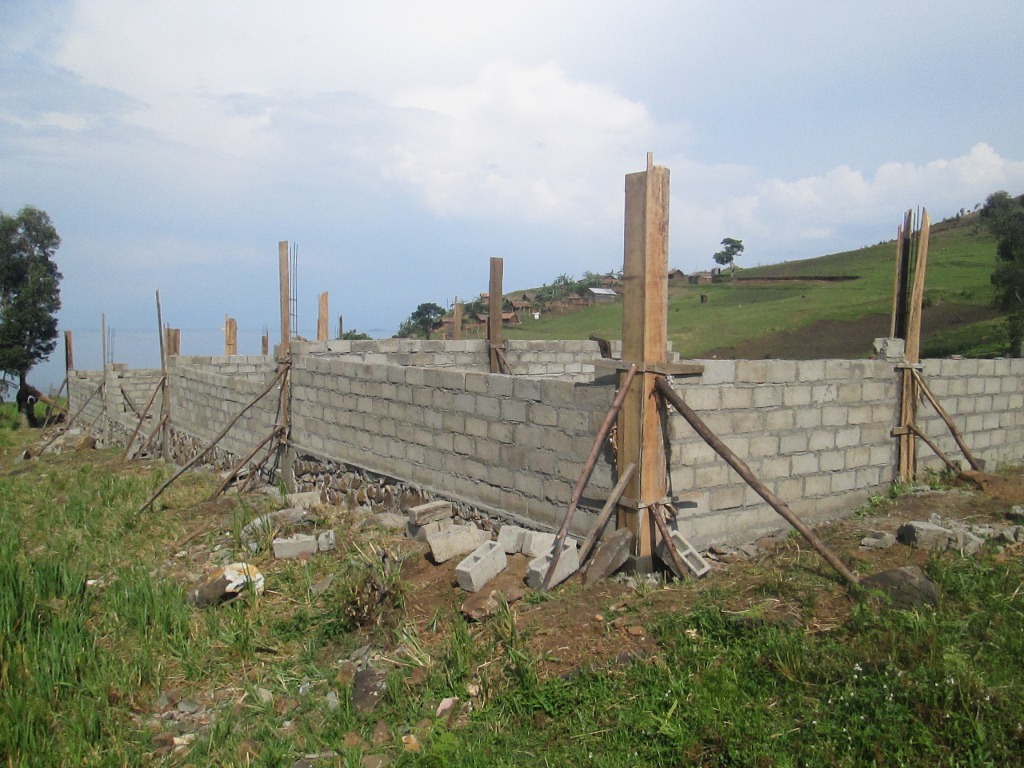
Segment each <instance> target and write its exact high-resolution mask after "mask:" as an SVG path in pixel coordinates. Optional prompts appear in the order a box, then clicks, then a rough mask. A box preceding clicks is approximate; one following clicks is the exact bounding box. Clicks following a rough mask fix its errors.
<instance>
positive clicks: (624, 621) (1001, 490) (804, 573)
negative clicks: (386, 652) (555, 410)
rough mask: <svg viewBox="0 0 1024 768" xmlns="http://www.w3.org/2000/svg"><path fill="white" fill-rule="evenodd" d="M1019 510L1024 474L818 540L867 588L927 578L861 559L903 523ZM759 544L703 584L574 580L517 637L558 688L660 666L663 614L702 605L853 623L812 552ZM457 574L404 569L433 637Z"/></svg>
mask: <svg viewBox="0 0 1024 768" xmlns="http://www.w3.org/2000/svg"><path fill="white" fill-rule="evenodd" d="M1016 504H1024V470H1017V471H1014V472H1013V473H1012V474H1005V475H1001V476H988V482H986V484H985V490H984V491H982V490H980V489H978V488H977V487H976V486H974V485H973V484H963V485H958V486H956V487H953V488H948V489H943V490H924V489H922V490H919V491H917V492H912V493H907V494H904V495H902V496H899V497H898V498H896V499H892V500H885V501H882V502H879V503H877V504H875V505H872V506H869V507H866V508H865V509H863V510H859V511H857V512H856V513H855V514H853V515H851V516H849V517H846V518H845V519H843V520H837V521H835V522H832V523H829V524H826V525H823V526H821V527H819V528H818V529H817V530H816V533H817V534H818V536H819V537H820V538H821V539H822V540H823V541H824V542H825V543H826V545H827V546H829V547H830V548H831V549H833V551H835V552H836V553H837V554H838V555H839V556H840V557H841V558H842V559H843V560H844V562H846V563H847V564H848V565H850V566H851V567H852V569H853V570H854V571H855V572H856V573H857V574H858V575H859V576H867V575H869V574H873V573H877V572H879V571H883V570H887V569H889V568H898V567H901V566H906V565H918V566H922V567H923V566H924V565H925V564H926V563H927V561H928V558H929V553H928V552H927V551H925V550H919V549H912V548H910V547H907V546H904V545H902V544H899V543H897V544H895V545H894V546H892V547H891V548H889V549H869V548H865V547H861V546H860V541H861V539H863V538H864V536H865V535H866V534H867V532H868V531H888V532H892V533H895V532H896V530H897V528H899V526H900V525H902V524H903V523H904V522H908V521H911V520H925V521H927V520H928V519H929V517H930V516H932V515H939V516H940V517H941V518H942V519H943V520H944V521H962V522H964V523H967V524H971V525H975V524H978V525H981V524H992V525H1003V526H1006V525H1012V524H1021V523H1024V520H1022V519H1018V518H1017V516H1015V515H1014V513H1013V512H1012V507H1013V506H1014V505H1016ZM781 522H782V521H781V519H780V523H781ZM411 543H412V542H410V544H411ZM758 544H759V549H760V553H759V554H758V555H756V556H754V557H752V558H744V559H740V558H739V557H737V558H736V559H735V561H734V562H730V563H724V562H715V563H713V570H712V572H711V573H709V574H708V575H707V576H705V577H704V578H702V579H700V580H694V579H690V580H686V581H683V582H678V581H665V580H664V578H662V579H661V580H659V581H658V582H657V583H656V584H654V585H645V584H641V585H640V586H639V587H636V586H632V585H630V584H628V583H623V582H622V581H617V580H606V581H603V582H599V583H597V584H594V585H591V586H588V587H584V586H582V584H581V583H580V579H579V576H578V575H577V576H574V577H573V578H572V579H570V580H569V581H568V582H565V583H564V584H562V585H560V586H558V587H557V588H555V589H554V590H552V592H551V593H550V594H549V595H548V596H545V597H544V598H543V599H538V596H536V595H534V596H533V597H531V596H530V595H529V594H527V596H526V597H525V598H524V599H522V600H520V601H518V602H516V603H515V604H514V605H513V610H514V614H515V616H516V622H517V626H518V628H519V630H520V633H521V635H522V637H523V638H524V639H525V640H526V642H527V643H528V645H529V647H530V649H531V650H532V651H533V652H534V653H535V654H537V656H538V657H539V659H540V668H539V670H540V674H541V676H542V677H552V676H558V675H568V674H572V673H573V672H574V671H577V670H579V669H581V668H583V667H585V666H588V665H589V666H593V667H609V666H612V665H614V664H616V663H622V662H624V661H626V660H628V659H630V658H631V657H641V658H654V657H656V656H657V654H658V646H657V643H656V642H655V641H654V639H653V638H652V637H651V635H650V633H649V632H648V630H647V624H648V623H649V622H650V620H651V618H652V616H653V614H655V613H656V612H665V611H677V610H681V611H685V610H689V609H690V608H692V607H693V606H694V605H695V604H696V603H698V601H700V600H702V599H703V600H708V599H710V600H713V601H714V602H715V603H716V604H717V605H719V606H720V607H722V609H723V610H725V611H727V612H730V613H732V614H735V615H737V616H740V617H742V616H749V617H751V618H752V619H757V620H764V621H783V622H786V623H788V624H791V625H793V626H801V627H804V628H805V629H806V631H808V632H819V631H827V630H829V629H833V628H835V627H837V626H839V625H841V624H842V623H843V622H844V621H845V620H846V619H847V618H848V617H849V614H850V611H851V608H852V605H853V600H852V598H851V595H850V592H849V590H848V588H847V586H846V584H845V582H843V581H842V580H841V578H840V577H839V576H838V575H837V574H836V573H835V572H834V571H833V570H832V569H831V568H830V567H829V566H828V565H827V563H825V561H824V560H822V559H821V558H820V557H819V556H818V554H817V553H816V552H815V551H813V550H812V549H811V547H810V545H809V544H807V542H806V541H804V540H803V539H802V538H800V537H798V536H796V535H781V536H778V537H773V538H768V539H763V540H761V541H760V542H758ZM1020 549H1022V545H1020V544H1017V545H1013V547H1012V548H1009V549H1007V554H1006V556H1012V554H1014V553H1013V550H1020ZM949 556H959V555H954V554H952V553H951V554H950V555H949ZM726 559H728V558H726ZM526 562H527V561H526V558H525V557H523V556H521V555H514V556H511V557H510V558H509V568H508V570H507V571H506V572H505V573H503V574H502V575H501V576H500V577H499V579H497V580H496V581H495V582H492V584H490V585H489V586H488V589H498V590H502V591H504V592H505V593H506V594H507V593H508V592H509V591H510V590H512V591H515V590H520V591H521V590H522V584H523V576H524V575H525V572H526ZM455 565H456V564H455V562H450V563H446V564H443V565H434V564H433V563H432V562H431V561H430V560H429V556H428V555H427V550H426V546H425V545H418V546H417V547H416V549H415V552H413V553H411V556H410V558H409V559H408V560H407V562H406V567H405V568H404V569H403V577H404V578H405V579H406V580H407V581H408V582H409V588H410V594H412V595H415V599H414V600H411V601H410V605H409V607H408V612H409V615H408V618H409V620H411V621H412V622H414V623H415V624H416V625H417V626H418V627H419V628H420V629H421V630H422V631H423V632H424V633H426V631H427V627H428V625H429V624H430V622H431V620H432V618H433V617H434V616H435V615H436V614H437V613H438V612H439V611H450V610H451V608H452V607H453V606H457V605H460V604H461V603H463V602H464V601H465V600H466V599H467V597H468V594H467V593H466V592H463V591H462V590H461V589H459V587H458V586H457V585H456V583H455ZM526 592H529V590H526Z"/></svg>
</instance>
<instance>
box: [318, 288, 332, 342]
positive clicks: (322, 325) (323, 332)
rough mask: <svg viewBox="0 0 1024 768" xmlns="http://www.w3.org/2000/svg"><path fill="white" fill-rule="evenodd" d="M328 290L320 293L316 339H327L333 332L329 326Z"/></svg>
mask: <svg viewBox="0 0 1024 768" xmlns="http://www.w3.org/2000/svg"><path fill="white" fill-rule="evenodd" d="M327 317H328V315H327V291H324V292H323V293H321V294H320V300H319V301H318V302H317V314H316V340H317V341H327V339H328V338H329V337H330V334H331V332H330V331H329V330H328V328H327Z"/></svg>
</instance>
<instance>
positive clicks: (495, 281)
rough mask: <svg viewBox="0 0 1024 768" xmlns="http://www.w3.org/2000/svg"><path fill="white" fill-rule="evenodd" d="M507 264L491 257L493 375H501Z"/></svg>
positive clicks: (489, 319)
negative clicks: (505, 267)
mask: <svg viewBox="0 0 1024 768" xmlns="http://www.w3.org/2000/svg"><path fill="white" fill-rule="evenodd" d="M504 266H505V262H504V260H503V259H500V258H498V257H496V256H492V257H491V276H490V280H489V282H488V289H487V290H488V291H489V294H488V297H487V299H488V302H487V341H488V344H489V347H488V349H489V350H490V353H489V360H490V365H491V373H501V359H500V357H499V356H498V348H499V347H500V346H501V344H502V328H501V310H502V308H503V307H502V305H503V304H504V300H503V299H504V294H503V293H502V285H501V281H502V271H503V270H504Z"/></svg>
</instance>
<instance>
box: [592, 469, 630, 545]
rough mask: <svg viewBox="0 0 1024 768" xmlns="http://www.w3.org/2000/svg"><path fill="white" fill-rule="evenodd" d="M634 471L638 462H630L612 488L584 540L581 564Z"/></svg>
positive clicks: (599, 535) (595, 541)
mask: <svg viewBox="0 0 1024 768" xmlns="http://www.w3.org/2000/svg"><path fill="white" fill-rule="evenodd" d="M634 472H636V464H630V465H629V466H627V467H626V470H625V471H624V472H623V473H622V477H620V478H619V482H617V483H616V484H615V487H614V488H612V492H611V494H610V495H609V496H608V500H607V501H606V502H605V503H604V506H603V507H602V508H601V512H600V514H598V516H597V520H596V521H595V522H594V526H593V527H592V528H591V529H590V533H588V534H587V538H586V539H585V540H584V541H583V546H581V547H580V565H583V563H585V562H586V560H587V556H588V555H589V554H590V550H591V549H592V548H593V547H594V544H596V543H597V540H598V539H599V538H600V537H601V532H602V531H603V530H604V527H605V526H606V525H607V524H608V520H609V518H611V516H612V512H614V511H615V507H616V505H618V503H619V499H621V498H622V492H623V491H625V490H626V485H627V484H628V483H629V481H630V479H631V478H632V477H633V473H634Z"/></svg>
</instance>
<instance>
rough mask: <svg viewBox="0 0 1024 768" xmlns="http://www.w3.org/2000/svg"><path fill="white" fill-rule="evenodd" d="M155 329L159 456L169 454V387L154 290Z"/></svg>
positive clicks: (162, 325) (160, 318)
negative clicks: (158, 369)
mask: <svg viewBox="0 0 1024 768" xmlns="http://www.w3.org/2000/svg"><path fill="white" fill-rule="evenodd" d="M156 329H157V335H158V337H159V339H160V380H161V381H162V382H163V385H162V386H161V387H160V394H161V399H160V422H159V423H160V457H161V458H162V459H164V460H165V461H166V460H167V459H168V458H170V455H171V387H170V381H169V380H168V378H167V347H166V346H165V345H164V332H163V329H164V313H163V310H162V309H161V308H160V291H157V292H156Z"/></svg>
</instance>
